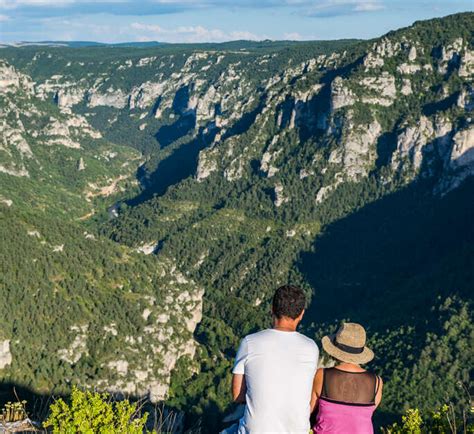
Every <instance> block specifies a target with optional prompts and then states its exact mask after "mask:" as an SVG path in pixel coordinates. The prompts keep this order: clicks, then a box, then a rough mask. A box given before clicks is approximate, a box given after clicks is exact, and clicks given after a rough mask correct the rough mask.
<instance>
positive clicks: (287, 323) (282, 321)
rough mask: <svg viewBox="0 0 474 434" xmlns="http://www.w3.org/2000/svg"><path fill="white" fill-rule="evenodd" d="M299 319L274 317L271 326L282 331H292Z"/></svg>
mask: <svg viewBox="0 0 474 434" xmlns="http://www.w3.org/2000/svg"><path fill="white" fill-rule="evenodd" d="M298 322H299V321H295V320H294V319H291V318H285V317H283V318H274V319H273V328H274V329H275V330H279V331H282V332H294V331H296V327H297V326H298Z"/></svg>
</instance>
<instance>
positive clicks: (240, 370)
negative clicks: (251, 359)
mask: <svg viewBox="0 0 474 434" xmlns="http://www.w3.org/2000/svg"><path fill="white" fill-rule="evenodd" d="M247 356H248V345H247V339H245V338H244V339H242V342H241V343H240V346H239V349H238V351H237V354H236V355H235V363H234V368H233V369H232V399H233V400H234V402H239V403H245V394H246V392H247V384H245V363H246V361H247Z"/></svg>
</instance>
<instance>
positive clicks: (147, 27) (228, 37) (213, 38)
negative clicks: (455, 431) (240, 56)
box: [130, 22, 265, 42]
mask: <svg viewBox="0 0 474 434" xmlns="http://www.w3.org/2000/svg"><path fill="white" fill-rule="evenodd" d="M130 27H131V28H132V29H133V30H134V31H135V32H139V33H138V34H135V36H136V38H137V40H141V41H147V40H159V41H163V42H223V41H232V40H236V39H249V40H262V39H265V37H264V36H259V35H256V34H254V33H251V32H248V31H241V30H235V31H229V32H227V31H224V30H222V29H208V28H206V27H203V26H178V27H175V28H165V27H162V26H160V25H157V24H144V23H139V22H135V23H132V24H131V26H130Z"/></svg>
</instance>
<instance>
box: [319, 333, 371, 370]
mask: <svg viewBox="0 0 474 434" xmlns="http://www.w3.org/2000/svg"><path fill="white" fill-rule="evenodd" d="M335 337H336V335H330V336H324V337H323V339H322V340H321V343H322V345H323V348H324V351H326V353H328V354H329V355H330V356H332V357H334V358H335V359H337V360H340V361H341V362H346V363H356V364H358V365H359V364H364V363H368V362H370V361H371V360H372V359H373V358H374V352H373V351H372V350H371V349H370V348H367V347H364V350H363V351H362V352H361V353H360V354H351V353H346V352H345V351H342V350H341V349H340V348H338V347H336V346H335V345H334V344H333V340H334V339H335Z"/></svg>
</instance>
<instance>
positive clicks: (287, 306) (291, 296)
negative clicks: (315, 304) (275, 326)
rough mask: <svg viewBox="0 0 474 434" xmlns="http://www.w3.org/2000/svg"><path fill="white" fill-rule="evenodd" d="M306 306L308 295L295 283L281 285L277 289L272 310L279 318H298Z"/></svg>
mask: <svg viewBox="0 0 474 434" xmlns="http://www.w3.org/2000/svg"><path fill="white" fill-rule="evenodd" d="M305 306H306V296H305V294H304V292H303V290H302V289H301V288H298V287H297V286H293V285H284V286H280V288H278V289H277V290H276V291H275V295H274V296H273V302H272V312H273V315H275V316H276V317H277V318H282V317H284V316H286V317H289V318H292V319H296V318H298V317H299V316H300V315H301V312H303V309H304V308H305Z"/></svg>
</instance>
